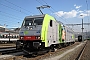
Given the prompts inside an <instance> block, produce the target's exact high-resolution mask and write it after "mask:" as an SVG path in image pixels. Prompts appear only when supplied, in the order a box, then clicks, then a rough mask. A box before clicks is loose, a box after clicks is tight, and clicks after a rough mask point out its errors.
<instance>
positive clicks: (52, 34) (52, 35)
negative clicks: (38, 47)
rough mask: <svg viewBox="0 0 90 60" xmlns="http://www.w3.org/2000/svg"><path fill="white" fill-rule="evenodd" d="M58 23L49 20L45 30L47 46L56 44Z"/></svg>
mask: <svg viewBox="0 0 90 60" xmlns="http://www.w3.org/2000/svg"><path fill="white" fill-rule="evenodd" d="M58 34H59V33H58V24H57V22H55V21H53V20H50V23H49V25H48V31H47V42H48V46H50V45H51V44H56V43H57V42H58V39H59V38H58V36H59V35H58Z"/></svg>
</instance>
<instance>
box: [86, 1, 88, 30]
mask: <svg viewBox="0 0 90 60" xmlns="http://www.w3.org/2000/svg"><path fill="white" fill-rule="evenodd" d="M86 6H87V17H88V18H87V19H88V22H89V13H88V1H87V0H86ZM88 31H89V25H88Z"/></svg>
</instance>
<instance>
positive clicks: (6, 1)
mask: <svg viewBox="0 0 90 60" xmlns="http://www.w3.org/2000/svg"><path fill="white" fill-rule="evenodd" d="M5 1H6V2H8V3H10V4H12V5H14V6H16V7H18V8H20V9H22V10H25V11H27V12H30V13H32V14H34V13H33V12H31V11H28V10H26V9H24V8H22V7H20V6H18V5H16V4H14V3H12V2H10V1H7V0H5Z"/></svg>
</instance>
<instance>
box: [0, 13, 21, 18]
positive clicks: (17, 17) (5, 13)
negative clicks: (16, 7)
mask: <svg viewBox="0 0 90 60" xmlns="http://www.w3.org/2000/svg"><path fill="white" fill-rule="evenodd" d="M0 13H4V14H8V15H10V16H13V17H15V18H21V17H18V16H16V15H13V14H10V13H7V12H3V11H0Z"/></svg>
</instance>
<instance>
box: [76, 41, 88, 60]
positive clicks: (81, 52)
mask: <svg viewBox="0 0 90 60" xmlns="http://www.w3.org/2000/svg"><path fill="white" fill-rule="evenodd" d="M86 44H87V42H86V43H85V45H84V47H83V48H82V50H81V51H80V53H79V55H78V56H77V58H76V59H75V60H80V59H81V57H82V54H83V52H84V50H85V48H86Z"/></svg>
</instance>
